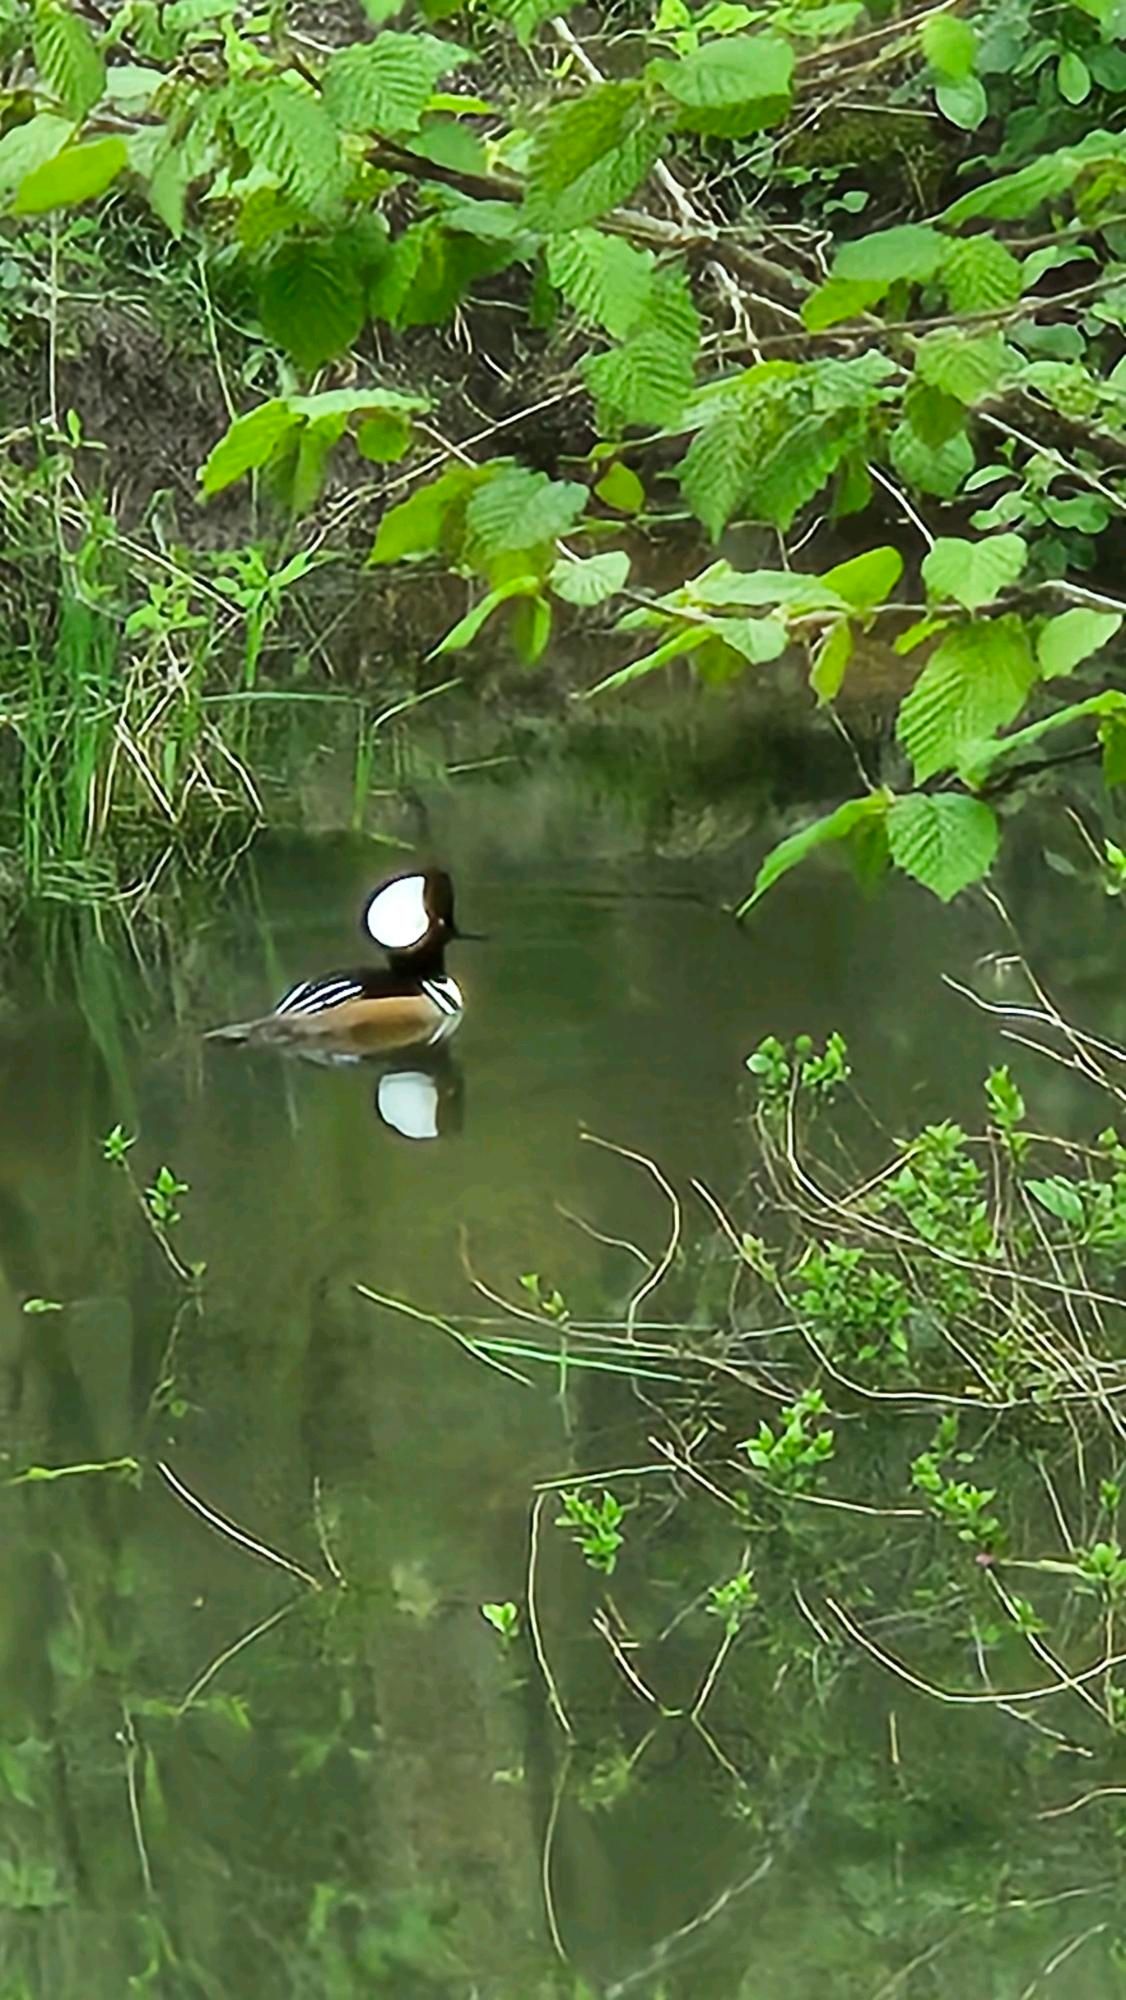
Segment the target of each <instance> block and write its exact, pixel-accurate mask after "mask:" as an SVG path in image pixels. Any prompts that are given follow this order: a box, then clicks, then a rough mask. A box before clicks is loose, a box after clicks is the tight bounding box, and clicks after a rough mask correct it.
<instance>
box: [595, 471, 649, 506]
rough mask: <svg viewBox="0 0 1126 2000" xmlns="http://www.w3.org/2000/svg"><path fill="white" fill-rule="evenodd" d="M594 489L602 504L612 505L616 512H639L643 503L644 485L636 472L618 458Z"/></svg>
mask: <svg viewBox="0 0 1126 2000" xmlns="http://www.w3.org/2000/svg"><path fill="white" fill-rule="evenodd" d="M594 491H595V494H596V495H597V497H598V499H599V500H601V501H602V503H603V505H604V506H606V507H612V508H613V509H614V512H615V513H616V514H639V513H640V512H641V509H642V508H643V507H644V505H645V488H644V486H643V485H642V484H641V481H640V479H639V478H638V476H637V474H636V472H634V471H633V470H632V468H631V467H630V466H628V465H623V464H622V463H621V460H620V459H619V460H618V462H617V463H616V464H614V465H612V466H611V467H610V469H609V471H608V472H604V473H603V474H602V477H601V479H600V480H599V481H598V483H597V485H596V486H595V489H594Z"/></svg>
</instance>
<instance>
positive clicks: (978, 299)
mask: <svg viewBox="0 0 1126 2000" xmlns="http://www.w3.org/2000/svg"><path fill="white" fill-rule="evenodd" d="M939 279H940V281H941V283H942V286H943V288H944V290H945V292H946V302H947V304H948V306H949V307H950V310H951V312H959V313H960V312H993V311H994V310H995V309H997V310H999V309H1001V308H1003V307H1004V306H1012V305H1015V304H1016V302H1017V300H1018V299H1019V297H1020V295H1021V290H1022V288H1023V283H1024V279H1023V273H1022V269H1021V265H1020V263H1019V261H1018V259H1017V258H1016V257H1014V256H1013V253H1012V251H1011V250H1007V249H1006V248H1005V245H1004V244H1003V243H1001V242H999V241H998V239H997V237H995V236H967V237H966V238H965V240H964V241H963V242H961V243H951V244H950V246H949V248H948V249H947V251H946V254H945V256H944V257H943V260H942V266H941V269H940V271H939Z"/></svg>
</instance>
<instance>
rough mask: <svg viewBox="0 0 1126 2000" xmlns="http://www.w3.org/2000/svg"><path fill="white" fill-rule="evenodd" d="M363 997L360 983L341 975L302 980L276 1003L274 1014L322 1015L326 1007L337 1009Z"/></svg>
mask: <svg viewBox="0 0 1126 2000" xmlns="http://www.w3.org/2000/svg"><path fill="white" fill-rule="evenodd" d="M363 997H364V988H363V984H362V982H361V981H360V980H358V979H351V978H349V977H348V976H347V975H346V974H343V973H342V974H341V975H340V976H339V977H338V978H329V979H302V980H300V981H299V983H298V984H297V985H296V986H291V987H290V990H289V992H288V993H286V994H285V995H283V997H282V999H280V1000H279V1001H278V1004H277V1006H276V1007H275V1008H274V1014H275V1016H277V1015H279V1014H290V1015H292V1014H304V1015H308V1014H323V1013H324V1011H325V1009H326V1008H327V1007H339V1006H340V1005H341V1004H342V1003H343V1002H344V1001H345V1000H362V999H363Z"/></svg>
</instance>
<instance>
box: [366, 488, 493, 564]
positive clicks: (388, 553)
mask: <svg viewBox="0 0 1126 2000" xmlns="http://www.w3.org/2000/svg"><path fill="white" fill-rule="evenodd" d="M483 473H484V468H480V469H478V468H475V467H471V466H463V465H456V466H452V467H451V468H450V470H449V471H448V472H443V473H442V475H441V477H440V478H438V479H434V480H431V482H430V484H429V485H427V486H420V487H419V489H418V492H417V493H412V494H411V496H410V499H409V500H403V501H401V502H400V504H399V505H398V506H397V507H389V508H388V510H387V512H386V513H385V514H384V516H383V519H382V520H381V521H380V523H379V528H378V530H377V533H376V537H375V542H374V544H373V547H372V551H371V555H370V556H369V557H368V561H369V562H372V563H393V562H412V561H417V560H418V559H419V558H420V557H422V556H429V555H434V554H435V553H436V552H437V550H438V549H439V548H441V546H442V542H443V537H444V536H445V534H446V532H447V530H448V528H449V526H450V525H451V518H452V517H453V516H454V515H455V514H456V511H457V510H458V509H459V508H460V507H461V506H462V505H463V503H464V502H465V500H466V498H467V496H468V495H469V494H470V493H471V492H472V491H473V488H474V487H475V486H476V485H477V484H478V483H479V481H480V480H481V478H482V477H483Z"/></svg>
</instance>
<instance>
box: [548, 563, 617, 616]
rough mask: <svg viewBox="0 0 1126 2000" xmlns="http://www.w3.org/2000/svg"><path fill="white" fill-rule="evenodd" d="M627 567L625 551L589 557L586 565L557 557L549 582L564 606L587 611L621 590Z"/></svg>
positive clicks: (603, 602)
mask: <svg viewBox="0 0 1126 2000" xmlns="http://www.w3.org/2000/svg"><path fill="white" fill-rule="evenodd" d="M629 567H630V565H629V557H628V556H627V555H626V553H625V551H624V549H607V550H606V552H605V554H604V555H600V556H589V557H588V558H587V559H586V560H585V561H577V560H575V559H573V558H572V557H570V556H560V558H559V561H558V562H557V563H556V565H555V567H554V569H553V570H552V572H551V576H550V578H549V582H550V584H551V588H552V590H553V591H554V592H555V595H556V597H561V598H562V599H563V601H564V603H565V604H578V605H582V606H584V607H587V608H589V607H590V606H592V605H595V604H605V602H606V599H607V598H608V597H613V596H615V595H616V593H617V592H618V591H619V590H621V589H622V588H623V587H624V585H625V584H626V582H627V581H628V579H629Z"/></svg>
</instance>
